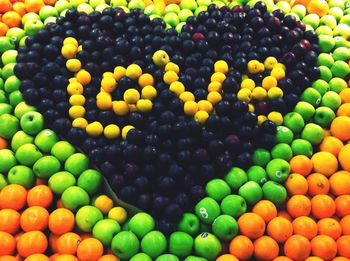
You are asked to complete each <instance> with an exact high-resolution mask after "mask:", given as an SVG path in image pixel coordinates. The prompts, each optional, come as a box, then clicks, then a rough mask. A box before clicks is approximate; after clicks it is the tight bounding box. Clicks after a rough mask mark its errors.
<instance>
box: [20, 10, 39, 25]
mask: <svg viewBox="0 0 350 261" xmlns="http://www.w3.org/2000/svg"><path fill="white" fill-rule="evenodd" d="M30 20H40V16H39V15H38V14H37V13H33V12H29V13H26V14H25V15H23V17H22V24H26V23H27V22H28V21H30Z"/></svg>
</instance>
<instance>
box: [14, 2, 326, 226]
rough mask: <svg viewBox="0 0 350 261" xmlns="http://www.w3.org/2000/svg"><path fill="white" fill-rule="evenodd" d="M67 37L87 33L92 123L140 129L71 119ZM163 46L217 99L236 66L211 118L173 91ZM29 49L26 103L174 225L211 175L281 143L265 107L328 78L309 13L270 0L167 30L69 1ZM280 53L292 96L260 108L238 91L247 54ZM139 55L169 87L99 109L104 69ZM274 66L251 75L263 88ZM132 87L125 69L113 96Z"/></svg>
mask: <svg viewBox="0 0 350 261" xmlns="http://www.w3.org/2000/svg"><path fill="white" fill-rule="evenodd" d="M67 37H73V38H75V39H77V41H78V43H79V45H80V46H81V50H80V52H79V53H78V54H77V55H76V58H77V59H79V60H80V62H81V64H82V68H84V69H85V70H86V71H87V72H89V74H90V75H91V81H90V82H89V83H88V84H87V85H86V86H84V91H83V92H84V96H85V98H86V102H85V104H84V107H85V110H86V113H85V118H86V120H87V121H88V122H90V123H91V122H94V121H98V122H100V123H101V124H102V125H103V126H107V125H109V124H116V125H118V126H120V128H122V127H123V126H126V125H132V126H134V127H135V128H134V129H131V130H130V131H129V132H128V133H127V135H126V137H125V139H122V138H116V139H107V138H106V137H104V136H103V135H102V136H99V137H90V136H88V135H87V133H86V132H85V130H83V129H81V128H77V127H73V126H72V120H71V119H70V117H69V108H70V103H69V95H68V93H67V86H68V84H69V79H70V78H72V77H74V73H73V72H71V71H69V70H67V68H66V59H65V58H64V56H62V54H61V48H62V45H63V41H64V39H65V38H67ZM158 50H164V51H165V52H166V53H167V54H168V55H169V57H170V60H171V61H172V62H173V63H175V64H177V65H178V67H179V68H180V72H179V74H178V76H179V81H180V82H181V83H183V85H184V86H185V87H186V91H190V92H191V93H192V94H193V95H194V97H195V100H196V101H200V100H203V99H204V100H205V99H206V98H207V95H208V90H207V88H208V84H209V82H210V77H211V75H212V74H213V72H214V64H215V62H216V61H218V60H223V61H225V62H226V63H227V64H228V67H229V68H230V69H229V71H228V72H227V74H226V77H225V79H224V80H223V82H222V90H221V94H222V97H221V100H220V101H219V102H217V103H216V104H215V105H214V108H213V111H214V112H215V113H212V114H211V115H210V116H209V118H208V119H207V120H206V122H205V124H204V125H202V124H200V123H199V122H197V121H195V120H194V119H193V117H190V116H188V115H186V114H185V113H184V103H183V101H182V100H181V99H179V98H178V97H177V96H176V95H175V94H174V93H173V92H172V91H171V90H169V85H168V84H167V83H166V82H165V81H164V79H163V76H164V73H165V72H164V68H161V67H159V66H157V65H155V64H154V62H153V60H152V56H153V54H154V53H155V52H156V51H158ZM18 52H19V54H18V56H17V62H18V64H17V65H16V67H15V73H16V75H17V77H18V78H20V79H21V91H22V93H23V97H24V99H25V100H26V102H27V103H29V104H31V105H35V106H37V108H38V110H39V111H40V112H42V113H43V115H44V117H45V121H46V125H47V127H49V128H52V129H53V130H55V131H56V132H57V133H58V134H60V135H61V136H62V137H64V138H66V139H67V140H69V141H70V142H72V143H73V144H75V145H77V146H78V147H79V148H81V149H82V150H83V151H84V152H85V153H87V154H88V155H89V157H90V159H91V161H92V162H93V163H94V164H95V165H96V166H97V167H98V168H99V169H100V170H101V171H102V173H103V174H104V175H105V177H106V178H107V179H108V180H109V183H110V185H111V187H112V189H113V190H114V192H115V193H116V194H117V195H118V197H119V198H121V199H122V200H124V201H125V202H127V203H130V204H133V205H135V206H137V207H139V208H141V209H142V210H144V211H147V212H149V213H151V214H152V215H153V216H154V217H156V218H157V220H158V228H159V229H160V230H162V231H164V232H166V233H169V232H171V231H173V230H174V229H175V224H176V222H177V221H178V220H179V219H180V218H181V216H182V214H183V213H184V212H186V211H191V210H193V206H194V204H196V202H198V200H199V199H201V198H203V197H204V196H205V193H204V187H205V185H206V183H207V182H208V181H209V180H211V179H213V178H215V177H223V176H224V175H225V174H226V173H227V172H228V171H229V170H230V169H231V168H232V167H233V166H239V167H241V168H244V169H246V168H248V167H250V166H251V165H252V153H253V151H254V149H255V148H261V147H262V148H267V149H269V148H271V147H272V146H273V145H274V144H275V138H274V134H275V131H276V126H275V124H274V123H273V122H272V121H269V120H267V121H265V122H264V123H263V124H261V125H260V126H259V125H258V124H257V122H258V121H257V115H268V113H270V112H272V111H278V112H281V113H282V114H285V113H286V112H288V111H291V110H292V109H293V108H294V105H295V104H296V102H297V101H298V96H299V95H300V94H301V92H302V91H303V90H304V89H305V88H307V87H309V86H310V85H311V82H312V81H314V80H315V79H317V78H318V77H319V71H318V69H317V67H316V59H317V55H318V53H319V48H318V45H317V35H316V34H315V32H313V31H305V26H304V25H303V24H302V23H301V22H297V21H296V20H295V18H294V17H293V16H286V17H284V14H283V12H282V11H280V10H276V11H274V12H273V13H269V12H267V11H266V6H265V5H264V4H263V3H261V2H258V3H257V4H256V5H255V7H254V8H250V7H249V6H245V7H244V8H242V7H238V6H236V7H234V8H233V9H229V8H228V7H226V6H225V7H222V8H220V9H218V8H217V7H216V6H215V5H210V6H209V7H208V10H207V11H205V12H201V13H199V15H198V16H197V17H189V18H188V20H187V22H186V24H185V25H184V26H183V27H182V30H181V32H180V33H178V32H177V31H176V30H175V29H173V28H170V29H165V23H164V21H163V20H162V19H159V18H156V19H153V20H150V18H149V17H148V16H147V15H146V14H144V13H143V12H142V11H140V10H137V9H136V10H132V11H131V12H130V13H125V12H124V11H123V9H120V8H116V9H112V8H107V9H105V10H104V11H103V12H102V13H99V12H92V13H91V14H89V15H87V14H85V13H79V12H78V11H77V10H75V9H69V10H68V11H67V12H66V16H65V17H59V18H58V19H57V22H56V23H48V24H47V25H46V26H45V28H44V29H43V30H41V31H39V32H38V34H36V35H35V36H31V37H28V38H27V39H26V46H24V47H20V48H19V49H18ZM269 56H272V57H275V58H276V59H278V61H279V62H281V63H283V64H284V65H285V66H286V68H287V70H286V76H285V77H284V78H283V79H281V80H279V81H278V86H279V87H280V88H281V89H282V90H283V93H284V95H283V97H280V98H276V99H272V100H267V101H266V100H260V101H251V103H252V106H253V107H254V108H255V112H254V113H253V112H251V111H249V106H248V104H247V103H246V102H244V101H241V100H239V99H238V98H237V96H236V94H237V92H238V90H239V89H240V84H241V81H242V76H243V74H244V73H247V64H248V62H249V61H251V60H258V61H260V62H263V61H264V60H265V59H266V58H267V57H269ZM131 64H137V65H138V66H139V67H140V68H141V69H142V71H143V72H144V73H149V74H151V75H152V76H153V78H154V82H155V83H154V87H155V89H156V91H157V93H158V95H157V96H156V97H155V99H154V100H153V108H152V110H151V111H148V112H145V113H142V112H139V111H131V112H129V113H128V114H126V115H124V116H117V115H116V114H114V113H113V110H111V109H106V110H100V109H99V108H98V106H97V105H96V95H97V94H98V93H99V91H100V88H101V77H102V74H103V73H105V72H113V70H114V68H115V67H116V66H124V67H127V66H129V65H131ZM232 68H233V69H232ZM269 73H270V72H269V71H264V72H257V73H248V76H249V78H251V79H253V80H254V82H255V84H256V85H257V86H261V84H262V80H263V78H264V77H266V76H267V75H269ZM130 88H134V89H136V90H140V87H139V86H138V83H137V81H135V80H133V79H131V78H130V77H126V76H123V77H121V78H120V79H119V81H118V88H117V89H116V90H115V91H114V92H113V93H112V98H113V99H114V100H122V99H123V94H124V93H125V91H127V90H128V89H130Z"/></svg>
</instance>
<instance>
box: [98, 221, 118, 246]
mask: <svg viewBox="0 0 350 261" xmlns="http://www.w3.org/2000/svg"><path fill="white" fill-rule="evenodd" d="M119 232H120V225H119V224H118V222H117V221H115V220H113V219H109V218H107V219H102V220H99V221H97V222H96V224H95V225H94V227H93V229H92V235H93V236H94V238H96V239H98V240H100V242H101V243H102V244H103V245H104V246H105V247H109V246H110V245H111V242H112V239H113V237H114V236H115V235H116V234H117V233H119Z"/></svg>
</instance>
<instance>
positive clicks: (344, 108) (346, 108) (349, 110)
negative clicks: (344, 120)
mask: <svg viewBox="0 0 350 261" xmlns="http://www.w3.org/2000/svg"><path fill="white" fill-rule="evenodd" d="M346 90H347V91H349V90H350V89H349V88H347V89H346ZM337 116H347V117H350V103H343V104H342V105H340V106H339V108H338V110H337Z"/></svg>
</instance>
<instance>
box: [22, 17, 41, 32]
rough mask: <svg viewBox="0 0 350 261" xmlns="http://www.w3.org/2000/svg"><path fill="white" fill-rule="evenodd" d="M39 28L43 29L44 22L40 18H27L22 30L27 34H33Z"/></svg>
mask: <svg viewBox="0 0 350 261" xmlns="http://www.w3.org/2000/svg"><path fill="white" fill-rule="evenodd" d="M41 29H44V23H43V22H41V21H40V20H29V21H27V22H26V23H25V24H24V31H25V32H26V34H27V35H29V36H33V35H35V34H36V33H37V32H39V31H40V30H41Z"/></svg>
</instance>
